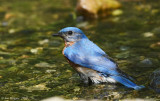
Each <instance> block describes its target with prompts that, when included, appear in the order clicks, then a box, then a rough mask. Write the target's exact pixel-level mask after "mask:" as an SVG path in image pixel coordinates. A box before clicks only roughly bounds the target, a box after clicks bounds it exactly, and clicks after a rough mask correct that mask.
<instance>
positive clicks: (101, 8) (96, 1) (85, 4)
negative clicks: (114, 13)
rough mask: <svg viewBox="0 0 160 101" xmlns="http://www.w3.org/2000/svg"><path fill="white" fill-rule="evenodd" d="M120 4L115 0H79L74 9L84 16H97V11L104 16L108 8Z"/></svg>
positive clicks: (113, 7)
mask: <svg viewBox="0 0 160 101" xmlns="http://www.w3.org/2000/svg"><path fill="white" fill-rule="evenodd" d="M120 6H121V4H120V3H119V2H118V1H116V0H79V1H78V3H77V7H76V10H77V12H78V13H79V14H80V15H83V16H85V17H86V18H98V16H99V12H101V14H100V15H101V16H106V15H108V14H109V11H110V10H112V9H116V8H119V7H120Z"/></svg>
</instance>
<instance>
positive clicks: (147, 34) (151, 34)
mask: <svg viewBox="0 0 160 101" xmlns="http://www.w3.org/2000/svg"><path fill="white" fill-rule="evenodd" d="M143 36H144V37H153V36H154V33H152V32H145V33H143Z"/></svg>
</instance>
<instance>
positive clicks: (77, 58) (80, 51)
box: [64, 39, 118, 75]
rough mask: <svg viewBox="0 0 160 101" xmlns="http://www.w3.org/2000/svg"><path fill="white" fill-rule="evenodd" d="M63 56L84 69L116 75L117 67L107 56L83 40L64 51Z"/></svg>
mask: <svg viewBox="0 0 160 101" xmlns="http://www.w3.org/2000/svg"><path fill="white" fill-rule="evenodd" d="M64 55H65V56H66V57H67V58H68V59H69V60H70V61H72V62H74V63H75V64H79V65H81V66H83V67H86V68H91V69H93V70H96V71H99V72H102V73H106V74H110V75H112V74H113V75H117V74H118V72H117V71H116V68H117V65H116V63H115V62H113V61H112V60H111V59H109V58H107V57H108V56H107V54H106V53H105V52H104V51H103V50H102V49H100V48H99V47H98V46H97V45H95V44H94V43H93V42H91V41H89V40H88V39H85V40H84V39H83V40H81V41H79V42H76V43H75V44H74V45H72V46H69V47H67V48H66V49H65V50H64Z"/></svg>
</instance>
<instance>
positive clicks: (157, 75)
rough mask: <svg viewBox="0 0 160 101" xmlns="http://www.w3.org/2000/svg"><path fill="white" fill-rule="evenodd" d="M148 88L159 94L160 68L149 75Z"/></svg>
mask: <svg viewBox="0 0 160 101" xmlns="http://www.w3.org/2000/svg"><path fill="white" fill-rule="evenodd" d="M149 79H150V87H151V88H152V89H154V90H155V91H156V92H158V93H160V68H159V69H157V70H155V71H154V72H153V73H152V74H151V75H150V78H149Z"/></svg>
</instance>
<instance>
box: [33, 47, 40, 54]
mask: <svg viewBox="0 0 160 101" xmlns="http://www.w3.org/2000/svg"><path fill="white" fill-rule="evenodd" d="M42 51H43V48H42V47H38V48H34V49H31V50H30V52H31V53H33V54H39V53H41V52H42Z"/></svg>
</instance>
